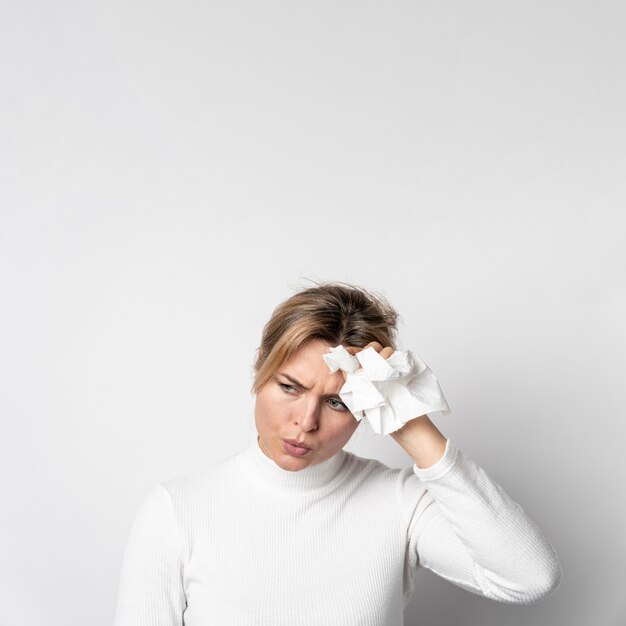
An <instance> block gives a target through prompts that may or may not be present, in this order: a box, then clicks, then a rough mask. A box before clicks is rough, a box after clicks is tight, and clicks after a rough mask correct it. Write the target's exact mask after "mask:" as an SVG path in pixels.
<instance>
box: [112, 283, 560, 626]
mask: <svg viewBox="0 0 626 626" xmlns="http://www.w3.org/2000/svg"><path fill="white" fill-rule="evenodd" d="M397 319H398V314H397V313H396V311H395V310H394V309H393V308H392V307H391V306H390V305H389V304H388V303H387V302H386V301H385V300H384V299H383V298H380V297H377V296H375V295H374V294H371V293H369V292H367V291H366V290H364V289H361V288H358V287H354V286H351V285H346V284H342V283H334V284H333V283H331V284H323V285H319V286H317V287H314V288H311V289H306V290H304V291H302V292H300V293H297V294H295V295H294V296H292V297H291V298H289V299H287V300H286V301H285V302H283V303H282V304H281V305H280V306H278V307H277V309H276V310H275V311H274V313H273V315H272V317H271V319H270V320H269V321H268V323H267V324H266V326H265V328H264V331H263V336H262V341H261V346H260V348H259V350H258V352H257V359H256V362H255V365H254V372H255V375H254V384H253V392H254V393H255V394H256V403H255V423H256V431H257V434H256V437H255V439H254V441H253V442H252V443H251V444H250V445H249V446H248V447H247V448H245V449H244V450H241V451H240V452H238V453H237V454H235V455H233V456H231V457H229V458H227V459H225V460H224V461H222V462H220V463H217V464H214V465H213V466H210V467H208V468H205V469H203V470H202V471H199V472H196V473H194V474H191V475H188V476H184V477H179V478H176V479H174V480H171V481H168V482H166V483H163V484H160V485H158V486H157V487H156V488H155V489H154V490H153V491H152V492H151V494H150V495H149V496H148V497H147V498H146V499H145V501H144V502H143V504H142V506H141V507H140V509H139V511H138V513H137V516H136V519H135V522H134V525H133V528H132V531H131V534H130V537H129V540H128V544H127V548H126V553H125V557H124V563H123V567H122V576H121V582H120V590H119V597H118V606H117V612H116V617H115V626H140V625H141V626H148V625H149V626H174V625H182V624H185V625H186V626H201V625H202V626H206V625H208V624H219V625H226V624H233V625H234V624H236V625H238V626H241V625H246V624H271V625H273V626H274V625H278V624H289V625H290V626H292V625H293V624H298V625H303V624H304V625H308V624H311V625H313V624H315V625H320V624H329V625H333V626H334V625H355V626H356V625H359V626H362V625H381V626H382V625H385V626H391V625H396V624H397V625H400V624H402V623H403V612H404V607H405V606H406V604H407V602H408V600H409V598H410V596H411V593H412V591H413V584H414V583H413V580H414V576H415V573H416V571H417V569H418V568H419V567H420V566H421V567H426V568H428V569H430V570H431V571H433V572H434V573H436V574H438V575H439V576H442V577H443V578H446V579H447V580H449V581H451V582H453V583H454V584H456V585H458V586H460V587H463V588H464V589H467V590H468V591H471V592H473V593H476V594H480V595H482V596H485V597H487V598H491V599H493V600H497V601H501V602H509V603H529V602H534V601H536V600H539V599H541V598H544V597H545V596H547V595H548V594H549V593H551V592H552V591H553V590H554V589H555V588H556V587H557V585H558V583H559V580H560V566H559V562H558V558H557V556H556V554H555V552H554V550H553V548H552V547H551V545H550V544H549V543H548V541H547V540H546V539H545V537H544V536H543V534H542V532H541V530H540V529H539V528H538V527H537V525H536V524H535V523H534V522H533V521H532V520H531V519H529V518H528V516H527V515H526V514H525V512H524V511H523V509H522V508H521V507H520V506H519V505H518V504H517V503H516V502H514V501H513V500H512V499H511V498H510V497H509V496H508V495H507V494H506V493H505V492H504V491H503V490H502V488H501V487H500V486H499V485H497V484H496V483H495V482H494V481H493V480H491V479H490V478H489V476H487V474H486V473H485V472H484V471H483V470H482V469H481V468H480V467H479V466H477V465H476V464H475V463H474V462H473V461H472V460H471V459H469V458H468V457H466V456H465V455H464V454H463V453H462V452H461V451H460V450H459V449H458V448H457V447H456V445H455V444H454V443H453V442H451V441H450V440H448V439H446V438H445V437H444V436H443V435H442V434H441V432H440V431H439V430H438V429H437V428H436V427H435V425H434V424H433V423H432V422H431V421H430V419H429V418H428V416H427V415H426V414H425V412H423V413H424V414H421V413H420V414H419V415H415V416H414V417H413V418H407V416H406V415H405V416H404V420H403V423H402V425H401V427H399V428H396V427H397V426H398V423H396V424H395V426H390V422H389V415H390V414H391V413H390V414H388V415H387V417H386V419H387V422H386V424H384V425H383V430H380V428H381V424H378V426H379V430H380V432H388V431H389V430H392V429H393V431H392V432H391V433H390V436H391V437H393V438H394V439H395V441H396V442H397V443H398V444H400V446H402V447H403V448H404V450H405V451H406V452H407V453H408V454H409V456H410V457H411V459H412V460H413V462H414V464H413V466H412V467H408V468H404V469H391V468H389V467H387V466H385V465H383V464H382V463H380V462H378V461H376V460H372V459H364V458H361V457H358V456H356V455H354V454H351V453H349V452H347V451H345V450H343V447H344V446H345V444H346V443H347V442H348V440H349V439H350V437H351V436H352V434H353V433H354V431H355V430H356V429H357V427H358V426H359V424H360V423H361V421H362V417H363V415H364V414H365V413H366V412H365V411H361V412H355V414H353V413H352V412H351V411H350V410H349V409H348V406H347V402H348V398H349V397H350V394H349V393H347V391H346V389H347V388H348V386H349V385H348V381H349V379H351V376H352V377H353V378H352V382H353V383H354V381H356V379H357V377H358V375H359V374H360V373H362V371H363V369H364V368H361V369H359V370H353V371H352V372H350V368H349V367H348V366H346V367H345V369H337V368H333V367H331V366H330V365H329V363H330V362H331V356H332V353H333V351H335V352H337V351H342V350H345V354H349V355H350V356H349V357H348V358H352V359H358V358H359V356H364V355H365V354H370V355H372V353H375V354H376V357H377V358H378V357H381V358H382V359H385V361H386V363H390V362H391V360H390V359H389V357H390V356H391V355H392V354H394V353H395V350H394V346H395V341H394V335H395V333H396V328H397ZM395 354H399V353H395ZM394 358H395V357H394ZM398 380H399V379H398ZM396 383H397V381H396ZM397 384H399V383H397ZM352 389H354V387H352ZM398 389H399V388H397V390H398ZM400 391H403V392H405V393H408V392H406V390H402V389H400ZM355 393H356V392H355ZM340 394H341V395H340ZM413 396H414V397H417V396H416V394H415V393H414V394H413ZM413 396H412V397H413ZM352 401H353V402H355V404H356V403H358V402H357V401H356V400H355V398H354V397H352ZM444 403H445V401H444ZM353 408H354V406H353ZM387 408H388V409H389V411H391V412H393V411H392V409H391V408H390V407H387ZM372 415H373V413H372ZM396 417H397V415H396ZM371 421H372V422H373V420H371Z"/></svg>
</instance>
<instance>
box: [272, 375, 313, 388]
mask: <svg viewBox="0 0 626 626" xmlns="http://www.w3.org/2000/svg"><path fill="white" fill-rule="evenodd" d="M279 375H280V376H284V377H285V378H286V379H287V380H288V381H289V382H292V383H293V384H294V385H298V387H302V389H306V390H307V391H311V388H310V387H305V386H304V385H303V384H302V383H301V382H300V381H298V380H296V379H295V378H294V377H293V376H289V374H284V373H283V372H279Z"/></svg>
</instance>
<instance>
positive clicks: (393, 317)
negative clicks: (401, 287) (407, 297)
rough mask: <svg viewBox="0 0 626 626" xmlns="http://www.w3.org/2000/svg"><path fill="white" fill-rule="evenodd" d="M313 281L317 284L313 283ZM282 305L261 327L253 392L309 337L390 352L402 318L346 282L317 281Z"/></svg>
mask: <svg viewBox="0 0 626 626" xmlns="http://www.w3.org/2000/svg"><path fill="white" fill-rule="evenodd" d="M313 282H315V281H313ZM315 284H317V285H318V286H317V287H311V288H309V289H304V290H303V291H300V292H298V293H296V294H294V295H293V296H291V297H290V298H288V299H287V300H285V301H284V302H282V303H281V304H279V305H278V306H277V307H276V308H275V309H274V312H273V313H272V316H271V317H270V319H269V321H268V322H267V323H266V324H265V326H264V328H263V334H262V337H261V345H260V346H259V348H258V350H257V354H256V358H255V362H254V366H253V368H254V382H253V384H252V393H254V394H256V393H257V392H258V391H259V389H261V387H263V385H265V384H266V383H267V382H268V381H269V380H270V379H271V378H272V377H273V376H274V374H275V373H276V372H277V371H278V369H279V368H280V366H281V365H282V364H283V363H284V362H285V361H287V360H288V359H289V358H290V357H291V356H292V355H293V354H294V353H295V352H296V351H297V350H298V349H299V348H301V347H302V346H303V345H304V344H305V343H307V342H308V341H311V340H313V339H320V340H322V341H325V342H327V343H329V344H330V345H331V346H338V345H344V346H365V345H366V344H368V343H370V342H371V341H378V342H379V343H380V344H382V346H383V347H386V346H390V347H392V348H393V349H394V350H395V349H396V346H395V336H396V333H397V323H398V319H399V318H400V315H399V314H398V313H397V312H396V310H395V309H394V308H393V307H392V306H391V304H389V302H388V301H387V300H386V299H385V298H384V297H383V296H381V295H379V294H375V293H373V292H370V291H367V290H366V289H364V288H362V287H358V286H356V285H352V284H350V283H344V282H332V283H331V282H329V283H315Z"/></svg>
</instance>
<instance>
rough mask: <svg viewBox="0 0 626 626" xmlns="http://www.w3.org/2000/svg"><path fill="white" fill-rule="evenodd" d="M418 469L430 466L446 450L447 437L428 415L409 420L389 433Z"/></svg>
mask: <svg viewBox="0 0 626 626" xmlns="http://www.w3.org/2000/svg"><path fill="white" fill-rule="evenodd" d="M390 436H391V437H393V438H394V439H395V440H396V442H397V443H398V444H399V445H400V446H402V448H404V450H405V452H406V453H407V454H408V455H409V456H410V457H411V458H412V459H413V462H414V463H415V465H417V467H418V468H420V469H425V468H428V467H432V466H433V465H434V464H435V463H437V461H439V460H440V459H441V458H442V457H443V455H444V452H445V450H446V443H447V441H448V440H447V439H446V438H445V437H444V436H443V435H442V434H441V432H440V431H439V429H438V428H437V427H436V426H435V425H434V424H433V423H432V422H431V421H430V418H429V417H428V415H422V416H420V417H416V418H415V419H412V420H409V421H408V422H407V423H406V424H404V426H403V427H402V428H400V429H399V430H396V431H394V432H392V433H390Z"/></svg>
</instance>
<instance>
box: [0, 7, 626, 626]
mask: <svg viewBox="0 0 626 626" xmlns="http://www.w3.org/2000/svg"><path fill="white" fill-rule="evenodd" d="M625 22H626V20H625V9H624V4H623V3H622V2H608V1H597V0H596V1H595V2H591V1H587V2H572V1H568V2H565V1H563V2H550V1H547V2H546V1H545V0H542V1H541V2H539V1H527V0H525V1H524V2H522V1H519V2H496V1H491V2H488V1H485V0H481V1H476V2H468V1H460V0H457V1H452V2H422V1H420V2H394V1H386V2H371V1H363V0H359V1H358V2H356V1H355V2H337V1H335V2H327V1H319V0H316V1H315V2H313V1H311V2H296V1H291V0H290V1H286V0H284V1H273V2H272V1H266V2H252V1H250V2H241V1H233V0H229V1H228V2H219V3H218V2H210V1H209V2H190V1H179V2H162V1H154V0H151V1H150V2H148V1H147V0H145V1H138V0H130V1H126V2H120V1H111V0H109V1H107V2H104V1H96V2H70V1H68V0H58V1H56V2H42V1H39V2H37V1H35V2H33V1H28V0H20V1H19V2H17V1H15V0H13V1H10V0H9V1H7V2H4V3H3V4H2V8H1V9H0V51H1V63H2V67H1V74H0V150H1V163H0V165H1V170H0V176H1V179H0V204H1V208H0V211H1V212H0V298H1V300H0V324H1V326H0V411H1V426H2V431H1V432H2V434H1V437H0V476H1V479H2V485H1V487H2V505H1V507H0V624H2V626H33V625H34V624H37V625H43V624H46V625H50V626H74V625H76V626H78V625H81V626H82V625H84V624H90V625H92V626H105V625H108V624H110V623H111V621H112V618H113V611H114V606H115V601H116V594H117V585H118V576H119V568H120V565H121V559H122V554H123V550H124V543H125V541H126V537H127V533H128V531H129V528H130V524H131V521H132V518H133V516H134V514H135V511H136V509H137V507H138V505H139V502H140V501H141V500H142V498H143V497H144V496H145V495H146V494H147V492H148V491H149V490H150V489H151V488H152V487H153V486H154V485H155V484H156V483H157V482H159V481H161V480H165V479H169V478H171V477H173V476H176V475H179V474H182V473H185V472H187V471H192V470H194V469H196V468H199V467H201V466H204V465H205V464H207V463H211V462H213V461H217V460H219V459H221V458H224V457H225V456H227V455H230V454H232V453H234V452H236V451H237V450H239V449H240V448H241V447H242V446H243V445H245V444H246V443H247V442H248V441H249V440H250V436H251V433H253V431H252V428H253V422H252V415H253V397H252V396H251V395H250V385H251V366H252V360H253V357H254V351H255V349H256V348H257V346H258V342H259V338H260V334H261V330H262V327H263V324H264V323H265V321H266V320H267V319H268V318H269V316H270V314H271V312H272V310H273V308H274V307H275V306H276V305H277V304H278V303H279V302H280V301H281V300H283V299H284V298H286V297H288V296H290V295H291V294H292V293H294V291H295V290H297V289H300V288H303V287H306V286H310V282H307V280H306V279H307V278H309V279H314V280H345V281H350V282H354V283H356V284H360V285H362V286H364V287H366V288H369V289H372V290H374V291H378V292H380V293H382V294H384V295H385V296H387V297H388V298H389V299H390V301H391V302H392V303H393V304H394V305H395V306H396V307H397V308H398V310H399V311H400V313H401V314H402V317H403V324H402V326H401V344H402V345H401V347H402V348H403V349H411V350H413V351H414V352H415V353H416V355H418V356H419V357H420V358H422V359H423V360H424V361H426V363H428V365H429V366H430V367H431V369H433V371H434V372H435V373H436V375H437V377H438V378H439V381H440V383H441V385H442V388H443V389H444V392H445V394H446V397H447V399H448V401H449V403H450V405H451V408H452V411H453V412H452V414H451V415H449V416H446V417H445V418H441V417H440V418H438V419H437V420H436V424H437V426H438V427H439V428H440V429H441V430H442V432H444V434H445V435H446V436H448V437H450V438H451V439H453V440H454V441H455V442H456V443H457V444H458V445H459V446H460V447H461V448H462V449H463V450H464V451H465V452H466V453H467V454H468V455H469V456H471V457H472V458H473V459H475V460H476V461H477V462H478V463H479V464H480V465H482V466H483V467H484V468H485V469H486V470H487V472H488V473H489V474H490V475H491V476H492V477H493V478H494V479H496V480H497V481H498V482H499V483H500V484H501V485H502V486H503V487H504V488H505V490H506V491H507V492H508V493H509V494H510V495H511V496H512V497H513V498H514V499H516V500H517V501H518V502H519V503H520V504H521V505H522V506H523V508H524V509H525V510H526V511H527V512H528V513H529V514H530V515H531V517H533V518H534V519H535V520H536V521H537V522H538V523H539V524H540V526H541V527H542V529H543V530H544V532H545V534H546V536H547V537H548V539H549V540H550V541H551V542H552V544H553V545H554V546H555V548H556V549H557V552H558V554H559V556H560V558H561V562H562V566H563V580H562V583H561V586H560V588H559V589H558V591H557V592H556V593H555V594H554V595H553V596H551V597H549V598H547V599H545V600H544V601H541V602H539V603H537V604H534V605H529V606H510V605H503V604H499V603H495V602H492V601H489V600H486V599H483V598H480V597H478V596H474V595H472V594H470V593H468V592H466V591H463V590H461V589H458V588H456V587H454V586H453V585H452V584H450V583H447V582H445V581H443V580H441V579H439V578H437V577H436V576H435V575H433V574H431V573H430V572H426V571H424V572H421V573H420V578H419V579H418V582H417V589H416V592H415V595H414V596H413V598H412V600H411V603H410V605H409V607H408V608H407V612H406V623H407V625H408V624H420V626H428V625H431V626H436V625H437V626H439V625H443V626H454V625H459V626H460V625H463V626H469V625H477V626H502V625H503V624H504V625H507V626H522V625H527V626H531V625H532V626H537V625H540V626H542V625H550V626H554V625H564V626H565V625H567V626H586V625H592V624H593V626H617V625H618V624H623V623H624V622H623V620H624V618H625V616H626V597H625V596H624V581H625V577H624V560H625V557H626V533H625V531H624V528H626V519H625V518H626V515H625V510H624V509H625V504H624V487H623V476H624V468H623V455H624V452H623V436H624V425H623V424H624V404H625V403H624V400H625V395H626V394H625V393H624V386H625V385H624V374H625V366H626V357H625V356H624V355H625V347H626V346H625V343H626V341H625V340H626V322H625V320H626V288H625V284H626V281H625V275H624V274H625V272H624V268H625V267H626V254H625V252H624V249H625V247H624V238H625V237H624V230H625V228H624V221H625V220H624V217H623V211H624V206H625V200H626V189H625V187H626V185H625V177H624V173H625V165H626V163H625V161H626V159H625V149H624V146H625V145H626V144H625V141H626V124H625V122H624V111H626V88H625V82H626V81H625V76H626V73H625V71H624V69H625V68H624V59H625V54H626V44H625V41H626V39H625V37H624V32H625V26H626V24H625ZM433 419H435V418H433ZM360 431H361V429H359V431H357V433H358V434H357V435H355V439H353V441H351V442H350V444H349V449H351V450H352V451H355V452H357V453H358V454H362V455H363V456H375V457H377V458H379V459H381V460H383V461H385V462H387V463H388V464H390V465H395V466H398V467H400V466H405V465H408V464H410V459H409V458H408V457H407V456H406V454H405V453H404V452H403V451H402V450H401V449H400V448H399V446H397V444H395V442H394V441H393V440H392V439H391V438H384V437H381V436H379V435H375V434H374V433H373V432H372V431H371V430H369V431H368V430H367V429H364V430H363V432H360Z"/></svg>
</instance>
